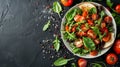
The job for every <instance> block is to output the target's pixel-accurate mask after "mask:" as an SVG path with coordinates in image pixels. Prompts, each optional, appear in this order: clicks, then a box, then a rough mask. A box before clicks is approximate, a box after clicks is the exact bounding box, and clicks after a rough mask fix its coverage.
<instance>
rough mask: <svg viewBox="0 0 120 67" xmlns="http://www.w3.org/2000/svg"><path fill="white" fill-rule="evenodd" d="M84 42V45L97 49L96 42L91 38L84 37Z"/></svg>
mask: <svg viewBox="0 0 120 67" xmlns="http://www.w3.org/2000/svg"><path fill="white" fill-rule="evenodd" d="M83 43H84V46H85V47H87V48H88V49H89V50H95V49H96V47H95V43H94V42H93V40H92V39H91V38H88V37H83Z"/></svg>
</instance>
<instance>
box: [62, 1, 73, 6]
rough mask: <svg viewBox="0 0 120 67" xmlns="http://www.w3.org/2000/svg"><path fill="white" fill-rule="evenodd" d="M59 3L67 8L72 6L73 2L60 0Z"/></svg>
mask: <svg viewBox="0 0 120 67" xmlns="http://www.w3.org/2000/svg"><path fill="white" fill-rule="evenodd" d="M61 3H62V4H63V5H64V6H66V7H68V6H71V5H72V4H73V0H61Z"/></svg>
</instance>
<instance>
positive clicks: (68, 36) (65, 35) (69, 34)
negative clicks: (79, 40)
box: [64, 32, 76, 41]
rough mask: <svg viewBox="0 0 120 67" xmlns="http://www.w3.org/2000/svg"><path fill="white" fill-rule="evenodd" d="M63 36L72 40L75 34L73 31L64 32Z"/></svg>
mask: <svg viewBox="0 0 120 67" xmlns="http://www.w3.org/2000/svg"><path fill="white" fill-rule="evenodd" d="M64 38H65V39H67V40H70V41H72V40H75V39H76V35H75V33H74V32H73V33H69V32H65V33H64Z"/></svg>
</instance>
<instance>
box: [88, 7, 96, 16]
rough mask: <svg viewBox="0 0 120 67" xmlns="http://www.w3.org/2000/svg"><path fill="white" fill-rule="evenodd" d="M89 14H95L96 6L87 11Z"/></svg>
mask: <svg viewBox="0 0 120 67" xmlns="http://www.w3.org/2000/svg"><path fill="white" fill-rule="evenodd" d="M89 13H90V14H96V13H97V9H96V8H94V7H93V8H91V9H90V11H89Z"/></svg>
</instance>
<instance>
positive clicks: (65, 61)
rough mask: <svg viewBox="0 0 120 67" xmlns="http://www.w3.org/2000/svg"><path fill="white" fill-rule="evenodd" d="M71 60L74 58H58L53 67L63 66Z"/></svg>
mask: <svg viewBox="0 0 120 67" xmlns="http://www.w3.org/2000/svg"><path fill="white" fill-rule="evenodd" d="M73 59H74V58H70V59H65V58H63V57H60V58H58V59H57V60H56V61H55V62H54V65H55V66H63V65H65V64H67V63H68V61H70V60H73Z"/></svg>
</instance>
